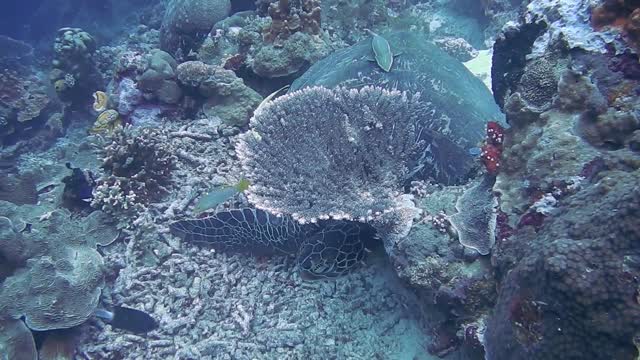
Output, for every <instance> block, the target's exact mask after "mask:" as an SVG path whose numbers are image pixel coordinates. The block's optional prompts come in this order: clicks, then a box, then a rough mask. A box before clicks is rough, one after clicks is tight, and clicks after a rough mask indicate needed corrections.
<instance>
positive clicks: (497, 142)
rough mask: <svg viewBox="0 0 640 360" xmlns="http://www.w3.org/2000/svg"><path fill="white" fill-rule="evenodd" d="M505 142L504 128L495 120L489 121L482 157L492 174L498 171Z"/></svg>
mask: <svg viewBox="0 0 640 360" xmlns="http://www.w3.org/2000/svg"><path fill="white" fill-rule="evenodd" d="M503 143H504V128H503V127H502V126H500V124H498V123H497V122H495V121H489V122H488V123H487V137H486V140H485V144H484V145H483V146H482V148H481V149H482V153H481V154H480V157H481V159H482V163H483V164H484V167H485V168H486V169H487V172H488V173H489V174H491V175H495V174H497V173H498V170H499V169H500V159H501V158H502V144H503Z"/></svg>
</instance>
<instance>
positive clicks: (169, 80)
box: [123, 50, 182, 104]
mask: <svg viewBox="0 0 640 360" xmlns="http://www.w3.org/2000/svg"><path fill="white" fill-rule="evenodd" d="M145 58H146V66H144V68H140V69H139V72H140V73H139V74H138V76H137V77H136V80H137V84H138V85H137V87H138V88H139V89H140V90H141V91H143V92H144V93H145V94H147V96H146V97H147V98H148V99H157V100H159V101H161V102H163V103H166V104H176V103H177V102H178V101H180V99H181V98H182V90H181V89H180V87H179V86H178V83H177V81H176V74H175V72H176V69H177V67H178V63H177V62H176V60H175V59H174V58H173V57H172V56H171V55H170V54H169V53H166V52H164V51H162V50H152V51H151V52H149V54H147V55H146V56H145ZM123 81H126V78H125V80H123Z"/></svg>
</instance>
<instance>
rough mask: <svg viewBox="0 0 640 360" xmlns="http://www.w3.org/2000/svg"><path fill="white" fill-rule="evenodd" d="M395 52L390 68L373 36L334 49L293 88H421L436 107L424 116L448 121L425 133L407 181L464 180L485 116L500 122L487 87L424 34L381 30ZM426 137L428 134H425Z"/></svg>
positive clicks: (481, 135)
mask: <svg viewBox="0 0 640 360" xmlns="http://www.w3.org/2000/svg"><path fill="white" fill-rule="evenodd" d="M383 36H384V37H385V38H386V39H387V40H388V41H389V43H390V44H391V50H392V52H393V54H397V56H396V57H395V59H394V62H393V65H392V67H391V70H390V71H389V72H385V71H384V70H382V69H381V68H380V67H379V66H377V65H376V63H375V62H374V61H371V60H372V59H373V50H372V47H371V39H370V38H369V39H366V40H363V41H361V42H359V43H357V44H355V45H352V46H350V47H348V48H345V49H341V50H338V51H336V52H334V53H333V54H331V55H329V56H328V57H326V58H324V59H322V60H320V61H319V62H317V63H315V64H314V65H313V66H311V67H310V68H309V70H307V71H306V72H305V73H304V74H303V75H302V76H301V77H300V78H298V79H297V80H296V81H294V82H293V84H292V85H291V88H290V90H289V91H290V92H291V91H296V90H299V89H302V88H305V87H311V86H323V87H326V88H333V87H338V86H343V87H347V88H361V87H364V86H367V85H369V86H379V87H382V88H385V89H388V90H399V91H407V92H410V93H420V98H421V100H422V101H425V102H429V103H431V104H432V106H429V108H430V109H435V110H432V111H430V112H429V113H426V114H424V121H438V123H440V122H443V123H445V124H447V126H445V128H443V129H441V131H440V133H441V134H442V135H443V136H441V137H439V138H437V139H436V138H426V139H424V140H427V141H429V142H430V143H431V144H432V146H430V147H429V148H428V150H427V152H425V153H424V154H422V155H423V156H421V157H420V158H419V159H418V160H417V161H416V163H415V164H413V166H414V171H413V176H412V178H411V179H410V180H417V179H428V178H433V179H435V180H436V181H438V182H439V183H442V184H446V185H450V184H457V183H461V182H463V181H465V180H467V178H468V176H469V175H470V171H471V169H472V168H473V165H474V163H475V161H474V156H473V155H471V153H470V151H469V150H470V149H471V148H474V147H478V146H479V144H480V142H481V141H482V140H483V139H484V134H485V126H486V124H487V122H488V121H489V120H494V121H498V122H503V118H504V115H503V114H502V113H501V112H500V109H499V108H498V106H497V105H496V103H495V102H494V99H493V96H492V95H491V92H490V91H489V89H487V87H486V86H485V85H484V84H483V83H482V81H480V79H478V78H477V77H475V76H474V75H473V74H471V72H469V70H467V68H466V67H465V66H464V65H463V64H462V63H460V62H459V61H458V60H456V59H454V58H453V57H451V56H449V55H448V54H447V53H445V52H444V51H442V50H440V49H439V48H438V47H437V46H435V45H433V44H432V43H430V42H428V41H427V40H426V39H425V37H423V36H418V35H417V34H414V33H408V32H392V33H388V34H384V35H383ZM425 136H430V135H429V134H425Z"/></svg>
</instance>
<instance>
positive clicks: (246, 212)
mask: <svg viewBox="0 0 640 360" xmlns="http://www.w3.org/2000/svg"><path fill="white" fill-rule="evenodd" d="M385 37H386V39H388V41H389V42H390V43H391V44H393V46H394V48H396V49H397V50H399V51H401V52H402V56H400V57H398V59H397V61H396V62H395V63H394V64H393V65H394V68H393V71H390V72H386V71H382V70H381V69H380V68H378V67H377V66H371V64H370V63H369V62H368V57H369V56H370V54H371V43H370V41H369V40H368V39H367V40H365V41H363V42H361V43H358V44H356V45H353V46H351V47H349V48H347V49H343V50H340V51H337V52H336V53H334V54H332V55H330V56H329V57H327V58H326V59H324V60H321V61H320V62H318V63H316V64H315V65H313V66H312V67H311V68H310V69H309V70H308V71H307V72H306V73H305V74H304V75H303V76H302V77H301V78H299V79H298V80H296V81H295V82H294V83H293V85H292V86H291V89H290V91H296V90H302V89H303V88H306V87H314V88H313V89H311V90H309V91H307V90H303V91H301V92H298V93H296V94H297V95H295V96H294V95H293V94H291V96H289V95H287V96H285V97H283V98H282V99H286V100H285V101H280V100H281V99H278V100H276V101H274V103H277V106H275V105H274V106H273V109H271V108H269V109H270V110H269V111H266V110H264V109H263V110H264V111H257V113H264V114H262V115H265V116H266V115H269V116H271V117H274V116H276V115H277V116H278V117H279V121H280V124H281V125H282V126H281V127H284V126H285V124H289V123H290V124H293V123H294V122H295V120H297V121H301V119H302V120H305V121H307V120H308V121H314V120H317V119H316V118H314V114H309V115H308V116H307V114H304V111H301V112H299V113H298V114H297V115H296V116H298V115H299V117H298V118H297V119H293V118H292V119H285V116H286V114H287V113H288V112H287V111H285V110H286V109H279V108H278V106H284V105H283V104H293V105H294V106H297V108H300V109H303V110H306V109H307V107H304V106H302V105H301V104H299V103H298V102H297V101H294V99H301V98H304V96H306V95H308V94H313V95H314V96H315V97H314V99H316V100H317V99H318V98H320V97H321V96H326V97H327V98H328V99H334V100H335V99H337V97H333V95H336V94H337V93H340V94H341V95H340V96H343V97H345V98H346V97H349V99H351V100H353V99H361V98H362V99H367V101H373V102H372V103H369V104H368V105H367V106H366V108H367V109H369V110H371V108H376V107H379V106H382V107H384V108H383V109H378V110H380V111H382V112H384V111H386V109H387V108H392V107H393V106H394V105H396V103H395V102H394V103H393V104H389V103H386V101H388V100H389V99H390V98H392V97H394V96H395V98H394V99H396V100H397V101H400V102H407V103H409V102H410V101H409V100H407V99H408V97H406V96H405V95H399V94H398V93H397V92H395V93H394V94H391V93H390V92H389V91H387V90H400V91H406V92H407V93H414V94H415V93H418V92H419V93H420V96H419V99H418V100H416V101H421V102H422V101H424V103H428V106H424V107H422V106H420V107H413V106H408V107H407V108H406V109H405V110H407V109H410V110H411V111H413V112H411V113H409V114H407V116H406V117H403V119H409V118H410V119H412V120H411V121H412V122H415V123H418V122H419V123H420V124H418V125H419V126H416V129H425V128H428V129H429V131H424V132H422V131H420V132H419V134H418V136H417V139H416V143H418V142H419V143H423V140H424V143H425V144H429V146H424V147H420V149H421V150H420V152H419V155H420V156H416V160H415V162H416V163H415V164H409V166H408V167H407V168H408V169H410V170H411V171H409V174H410V177H412V178H418V179H419V178H422V179H435V180H436V181H437V182H439V183H441V184H445V185H449V184H456V183H460V182H462V181H465V180H466V179H467V178H468V176H469V171H470V169H471V167H472V164H473V161H474V158H473V156H472V155H471V154H470V153H469V149H471V148H474V147H476V146H477V144H478V143H479V142H480V141H481V140H482V139H483V137H484V127H485V124H486V123H487V121H488V120H490V119H494V120H498V119H501V118H502V115H501V113H500V111H499V109H498V107H497V105H496V104H495V103H494V102H493V98H492V96H491V93H490V92H489V90H488V89H487V88H486V87H485V86H484V84H483V83H482V82H481V81H480V80H479V79H477V78H475V77H474V76H473V75H472V74H471V73H470V72H469V71H468V70H467V69H466V68H465V67H464V66H463V65H462V64H461V63H460V62H458V61H457V60H455V59H453V58H451V57H450V56H449V55H447V54H445V53H444V52H442V51H441V50H439V49H438V48H437V47H435V46H434V45H431V44H429V43H428V42H426V41H425V40H424V39H422V38H420V37H418V36H417V35H415V34H409V33H391V34H387V35H385ZM367 85H371V87H369V86H367ZM315 86H322V87H326V88H330V89H331V88H337V87H340V89H343V90H339V89H337V90H335V92H334V93H332V94H331V95H332V96H329V94H326V93H327V92H329V93H330V92H331V91H328V90H327V89H324V90H323V91H320V90H318V89H320V88H317V87H315ZM374 87H375V88H374ZM344 88H351V89H354V88H357V89H359V91H349V90H348V89H347V90H344ZM380 88H382V90H383V91H381V90H380ZM314 89H315V90H314ZM385 92H386V93H385ZM307 93H308V94H307ZM336 96H337V95H336ZM375 96H377V98H375ZM407 96H409V97H410V98H411V99H413V98H414V97H411V96H410V95H407ZM341 99H342V98H341ZM411 101H413V100H411ZM344 103H348V102H347V101H345V102H344ZM340 104H343V103H340ZM421 104H422V103H421ZM321 105H322V106H324V105H325V104H324V103H322V104H321ZM333 105H335V106H334V108H339V107H340V106H338V105H336V104H333ZM318 106H320V105H318ZM318 106H316V107H315V108H314V109H317V108H318ZM418 109H419V110H418ZM425 109H428V110H425ZM334 110H335V109H334ZM347 110H349V111H351V110H354V109H344V112H345V113H346V112H348V111H347ZM365 110H366V109H365ZM414 110H415V111H419V112H420V113H416V112H415V111H414ZM407 111H409V110H407ZM266 113H270V114H266ZM301 113H302V115H301ZM355 113H358V114H360V112H358V111H355V110H354V114H355ZM362 113H367V111H364V110H363V111H362ZM315 115H317V114H315ZM345 116H346V115H345ZM254 118H255V116H254ZM271 120H273V119H271ZM252 121H253V120H252ZM256 124H257V122H256ZM256 124H254V125H256ZM432 124H438V126H437V127H438V128H437V129H435V128H430V127H429V126H430V125H432ZM440 124H444V125H440ZM387 125H389V128H388V129H389V131H391V133H390V134H389V136H387V137H385V138H393V137H394V136H393V135H394V134H397V133H399V132H400V131H397V130H395V127H394V126H395V123H391V124H387ZM373 126H375V124H374V125H373ZM255 128H256V127H254V130H255ZM258 128H259V126H258ZM278 128H279V127H278ZM346 128H349V127H348V126H347V127H346ZM382 128H384V126H382V127H381V129H382ZM363 129H365V130H366V128H363ZM385 129H386V128H385ZM330 130H333V131H330ZM337 130H338V129H327V131H328V132H329V133H330V134H334V135H336V134H338V133H339V132H338V131H337ZM351 130H353V132H354V134H355V133H357V132H356V131H355V129H351ZM374 131H377V130H371V129H369V130H366V132H367V133H369V132H374ZM249 135H251V134H250V133H248V134H247V136H249ZM296 135H300V134H296ZM255 136H256V137H257V138H256V139H254V140H255V141H254V140H251V142H252V143H253V142H256V141H257V142H261V144H262V145H264V146H266V148H262V149H259V150H258V151H263V152H265V153H273V154H275V155H274V156H275V157H280V156H284V154H282V151H287V150H286V149H289V148H288V147H287V145H288V144H289V143H287V141H293V142H297V143H298V144H308V142H305V141H299V140H300V139H299V138H295V139H294V136H288V137H287V136H285V137H284V138H283V139H282V140H283V141H284V143H281V142H280V143H279V142H274V141H273V139H267V140H264V139H262V135H260V134H255ZM336 136H337V135H336ZM329 138H330V137H329ZM260 139H262V140H260ZM274 139H275V138H274ZM412 139H413V138H412ZM341 140H343V139H342V138H340V139H334V138H330V140H328V141H330V144H329V143H328V144H324V145H325V146H324V147H331V146H333V147H339V148H341V146H344V147H345V149H346V148H349V146H347V145H346V144H344V143H341V142H340V141H341ZM381 141H382V140H381ZM353 142H354V143H357V142H356V141H355V139H354V140H353ZM245 145H246V141H245ZM262 145H260V146H262ZM276 145H277V147H276ZM316 145H318V144H316ZM270 146H273V147H270ZM246 147H247V146H241V147H240V148H246ZM423 148H424V152H422V151H423V150H422V149H423ZM313 149H314V150H311V149H310V150H309V151H319V152H322V151H325V150H323V146H320V145H318V146H316V147H315V148H313ZM349 149H350V148H349ZM237 150H238V148H237ZM344 151H351V150H344ZM319 156H320V157H321V158H322V154H320V155H319ZM294 157H295V156H294ZM300 158H301V159H302V157H300ZM328 158H329V157H327V159H328ZM354 158H355V157H354ZM325 160H326V159H325ZM292 161H293V160H292ZM318 161H320V160H318ZM411 161H413V160H411ZM294 162H295V161H294ZM303 163H304V162H302V161H297V162H295V165H296V166H298V165H299V166H303V167H304V166H313V164H312V163H311V164H308V163H304V164H303ZM270 164H271V163H270ZM272 165H273V164H272ZM279 165H280V166H277V168H274V169H275V170H276V171H275V172H274V174H272V175H273V177H277V174H278V171H282V172H284V171H286V170H290V171H293V172H296V171H298V170H304V169H298V168H295V169H293V170H292V169H291V168H290V167H291V166H290V165H291V164H289V165H288V166H284V165H282V164H279ZM371 165H372V166H375V165H376V164H371ZM254 170H256V169H254ZM370 170H371V169H363V171H365V172H368V171H370ZM256 171H257V172H260V174H262V175H264V174H263V173H264V172H265V171H264V169H257V170H256ZM306 173H308V172H305V171H300V172H299V173H298V174H299V177H296V178H295V179H293V180H292V179H289V180H291V182H295V183H296V184H297V185H299V186H301V187H302V188H304V191H302V190H301V191H293V192H291V193H289V194H286V193H282V192H280V193H278V194H279V195H282V196H285V195H286V196H291V197H294V198H295V197H298V198H299V197H300V196H302V195H300V194H304V193H305V191H313V189H309V183H305V181H306V180H305V178H304V175H303V174H306ZM270 174H271V173H270ZM245 175H249V174H245ZM352 175H353V174H352ZM365 175H366V174H365ZM354 176H355V175H354ZM272 180H273V181H276V182H277V181H279V180H278V179H272ZM288 183H289V182H287V184H288ZM363 184H364V185H363V186H365V188H366V186H367V184H366V181H364V182H363ZM254 185H257V186H258V187H259V188H261V189H266V188H268V189H270V193H271V194H276V193H277V192H274V191H272V190H274V189H273V188H271V187H269V186H268V184H264V183H262V184H252V186H254ZM279 190H282V189H279ZM399 190H401V189H399ZM356 195H358V196H361V197H365V198H367V196H369V197H371V196H375V195H371V194H370V193H369V192H367V191H364V192H363V193H358V194H356ZM378 195H379V194H378ZM271 196H273V195H271ZM305 201H307V202H308V205H309V206H312V204H314V206H315V205H318V204H317V203H314V202H313V201H312V200H311V199H310V198H308V199H307V198H305ZM264 202H266V201H264ZM409 202H410V201H409ZM322 203H323V204H325V203H331V204H333V203H332V202H330V201H326V202H322ZM410 203H411V202H410ZM263 205H264V204H263ZM325 205H326V204H325ZM318 206H320V205H318ZM322 206H324V205H322ZM267 208H269V207H268V206H267ZM290 209H291V207H290V206H289V207H288V208H287V209H285V210H287V211H288V210H290ZM328 210H329V211H328V212H326V213H334V212H332V211H331V209H328ZM341 210H344V209H338V210H337V213H338V214H340V213H341ZM374 210H375V209H374ZM414 210H415V209H414V208H413V203H411V204H407V205H406V207H405V206H404V205H403V207H400V206H394V208H393V209H389V211H393V212H395V215H397V216H398V218H397V219H395V220H394V221H396V220H398V221H397V223H400V224H403V226H400V227H399V228H401V229H402V231H397V230H396V229H393V230H391V231H389V232H386V227H385V226H384V225H383V226H380V225H381V223H377V224H374V225H375V226H376V228H375V229H374V226H373V225H372V224H369V223H364V222H356V221H347V220H331V219H326V218H322V217H319V218H318V219H320V220H318V221H317V222H315V223H310V224H304V225H302V224H300V223H299V222H298V221H296V220H295V219H294V216H295V214H287V211H283V212H282V213H283V214H280V215H279V216H275V215H273V214H270V213H268V212H266V211H263V210H259V209H238V210H226V211H222V212H219V213H216V214H214V215H213V216H211V217H208V218H204V219H191V220H181V221H178V222H175V223H173V224H171V226H170V228H171V231H172V233H173V234H175V235H177V236H179V237H181V238H183V239H185V240H186V241H191V242H196V243H208V244H211V245H213V246H214V247H217V248H219V249H221V250H225V249H231V250H241V251H242V250H244V251H248V252H252V253H255V254H270V253H281V254H287V255H292V256H296V258H297V261H298V265H299V267H300V270H301V274H302V275H303V277H305V278H323V277H333V276H338V275H341V274H344V273H346V272H348V271H350V270H352V269H354V268H355V267H356V266H357V265H358V264H359V263H360V261H361V260H362V259H363V258H364V256H365V255H366V249H367V248H369V247H370V246H372V245H374V244H376V243H382V242H384V245H385V249H386V250H387V252H388V253H389V252H390V251H392V250H390V249H392V248H393V242H391V241H389V240H390V239H391V238H392V236H390V235H389V234H397V233H401V232H402V233H403V234H404V235H406V233H407V232H408V230H407V226H404V225H405V224H408V227H409V228H410V226H411V221H412V219H413V215H414ZM385 211H386V210H385ZM376 212H378V211H376ZM384 214H386V213H384ZM391 215H392V216H393V215H394V213H391ZM343 219H344V217H343ZM377 235H379V236H380V237H383V238H384V239H383V241H376V240H377Z"/></svg>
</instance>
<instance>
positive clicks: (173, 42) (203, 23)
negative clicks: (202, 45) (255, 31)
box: [160, 0, 231, 55]
mask: <svg viewBox="0 0 640 360" xmlns="http://www.w3.org/2000/svg"><path fill="white" fill-rule="evenodd" d="M230 10H231V2H230V1H229V0H171V1H169V4H168V5H167V11H166V12H165V14H164V18H163V19H162V26H161V28H160V47H161V48H162V50H165V51H167V52H169V53H171V54H174V55H175V54H176V51H177V50H178V49H181V50H182V51H183V53H184V54H188V53H189V51H190V50H197V46H196V45H198V44H197V42H198V41H199V39H198V35H200V36H201V35H203V34H207V33H209V31H210V30H211V28H212V27H213V24H215V23H217V22H218V21H220V20H222V19H224V18H226V17H227V16H229V11H230Z"/></svg>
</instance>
